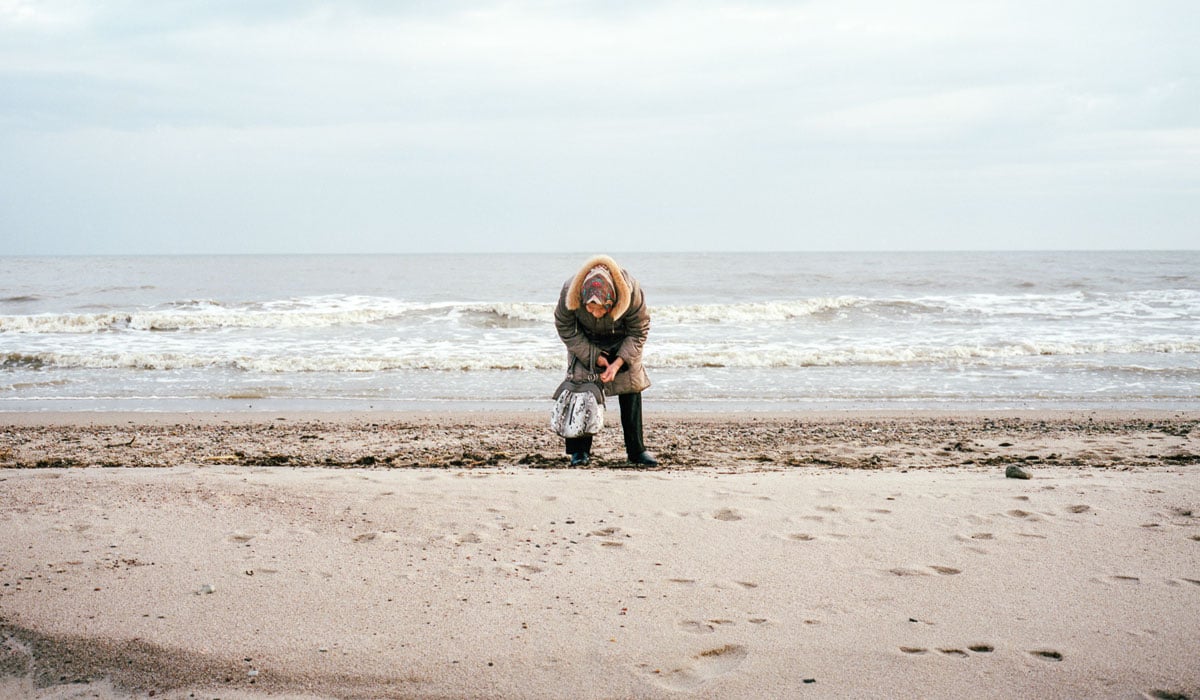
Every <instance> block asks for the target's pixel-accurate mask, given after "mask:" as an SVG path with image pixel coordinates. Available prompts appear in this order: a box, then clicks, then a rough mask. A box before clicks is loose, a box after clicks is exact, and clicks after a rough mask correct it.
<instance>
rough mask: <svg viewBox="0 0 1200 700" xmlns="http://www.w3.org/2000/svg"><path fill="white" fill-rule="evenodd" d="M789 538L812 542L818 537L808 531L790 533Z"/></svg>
mask: <svg viewBox="0 0 1200 700" xmlns="http://www.w3.org/2000/svg"><path fill="white" fill-rule="evenodd" d="M788 539H789V540H795V541H797V542H812V541H813V540H815V539H817V538H816V537H814V536H812V535H810V534H808V533H807V532H793V533H792V534H790V535H788Z"/></svg>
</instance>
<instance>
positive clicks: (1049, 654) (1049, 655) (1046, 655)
mask: <svg viewBox="0 0 1200 700" xmlns="http://www.w3.org/2000/svg"><path fill="white" fill-rule="evenodd" d="M1029 653H1030V654H1033V655H1034V656H1036V657H1038V658H1039V659H1045V660H1046V661H1062V660H1063V655H1062V654H1060V653H1058V652H1057V651H1053V650H1050V649H1035V650H1034V651H1031V652H1029Z"/></svg>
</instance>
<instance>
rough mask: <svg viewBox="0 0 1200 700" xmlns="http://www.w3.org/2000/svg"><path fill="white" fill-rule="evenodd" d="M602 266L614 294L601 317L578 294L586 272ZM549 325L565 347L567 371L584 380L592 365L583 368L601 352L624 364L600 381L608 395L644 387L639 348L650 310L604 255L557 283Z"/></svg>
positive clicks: (638, 291)
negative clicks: (559, 286)
mask: <svg viewBox="0 0 1200 700" xmlns="http://www.w3.org/2000/svg"><path fill="white" fill-rule="evenodd" d="M597 265H604V266H605V267H607V268H608V271H609V272H610V273H611V274H612V278H613V287H614V288H615V290H616V295H617V299H616V302H615V303H614V304H613V307H612V309H610V310H609V312H608V313H607V314H605V315H604V316H602V317H601V318H596V317H594V316H592V315H591V314H590V313H588V310H587V308H585V307H584V306H583V302H582V301H581V300H580V298H579V293H580V290H581V289H582V288H583V280H584V278H585V277H587V273H588V271H590V270H591V269H592V268H593V267H595V266H597ZM554 324H555V326H557V327H558V337H559V338H561V339H562V341H563V344H565V345H566V346H567V375H568V376H569V377H571V378H572V379H575V380H584V379H586V378H587V377H588V375H589V374H591V373H592V372H595V373H596V374H599V372H600V370H598V369H595V370H593V369H589V367H588V363H589V362H590V361H591V358H593V357H596V356H598V355H600V354H604V355H605V356H606V357H608V358H609V359H616V358H618V357H620V358H621V359H622V360H624V361H625V364H624V365H623V366H622V367H621V369H620V370H619V371H618V372H617V376H616V377H614V378H613V380H612V381H611V382H609V383H608V384H605V385H604V393H605V394H608V395H609V396H616V395H618V394H636V393H638V392H640V391H642V390H644V389H646V388H647V387H649V386H650V378H649V377H647V376H646V369H645V367H643V366H642V348H643V347H644V346H645V345H646V336H647V335H648V334H649V333H650V310H649V309H647V308H646V300H645V298H644V297H643V296H642V288H641V285H639V284H638V282H637V280H635V279H634V278H633V277H631V276H630V275H629V273H628V272H626V271H625V270H623V269H621V268H620V267H619V266H618V265H617V263H616V262H615V261H614V260H613V259H612V258H610V257H608V256H607V255H597V256H596V257H594V258H592V259H591V260H589V261H587V263H585V264H584V265H583V267H581V268H580V269H579V272H577V273H575V275H574V276H573V277H571V279H569V280H567V281H566V283H565V284H564V285H563V288H562V292H560V293H559V295H558V306H557V307H555V309H554Z"/></svg>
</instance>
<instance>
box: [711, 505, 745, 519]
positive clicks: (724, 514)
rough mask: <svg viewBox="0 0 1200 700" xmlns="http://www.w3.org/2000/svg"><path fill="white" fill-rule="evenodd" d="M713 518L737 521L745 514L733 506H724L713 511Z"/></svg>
mask: <svg viewBox="0 0 1200 700" xmlns="http://www.w3.org/2000/svg"><path fill="white" fill-rule="evenodd" d="M713 519H714V520H720V521H723V522H727V523H731V522H735V521H738V520H742V519H743V516H742V514H741V513H739V512H737V511H736V510H734V509H732V508H722V509H721V510H718V511H717V512H716V513H713Z"/></svg>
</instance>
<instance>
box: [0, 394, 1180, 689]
mask: <svg viewBox="0 0 1200 700" xmlns="http://www.w3.org/2000/svg"><path fill="white" fill-rule="evenodd" d="M544 423H545V419H544V416H541V415H529V414H441V415H431V416H420V415H398V414H365V415H353V414H340V415H321V414H308V415H299V414H291V415H279V414H217V415H200V414H172V415H166V414H55V415H8V416H0V522H2V523H3V529H2V533H3V534H0V636H2V638H3V647H2V648H0V674H2V678H3V679H2V680H0V696H9V695H11V696H18V697H22V696H33V697H44V698H52V697H53V698H65V697H96V696H98V697H125V696H134V697H147V696H149V695H150V694H151V693H153V694H154V696H155V697H172V698H174V697H178V698H189V697H196V698H203V697H211V698H216V697H220V698H226V699H228V698H238V697H244V698H258V697H272V696H284V697H313V698H329V697H338V698H341V697H363V698H368V697H399V698H406V697H546V698H550V697H583V698H610V697H648V698H657V697H662V698H674V697H704V698H726V697H746V698H750V697H800V696H810V697H847V696H856V697H858V696H861V697H915V696H923V697H970V696H980V695H983V696H988V697H1014V698H1015V697H1200V671H1198V670H1197V668H1198V667H1197V665H1196V663H1195V659H1196V658H1200V637H1198V636H1197V634H1196V632H1195V630H1196V629H1200V475H1198V473H1197V470H1198V469H1200V466H1198V463H1200V429H1198V426H1200V415H1196V414H1187V413H1178V412H1136V413H1130V412H1122V413H1113V412H1106V413H1097V412H1051V413H1024V412H1011V413H1008V412H1006V413H973V414H953V415H951V414H931V413H917V414H900V413H890V414H889V413H874V414H864V413H846V414H834V413H829V414H786V415H785V414H774V415H751V416H741V417H719V416H712V415H703V414H690V415H689V414H679V415H655V414H648V415H647V442H648V444H649V446H650V448H651V449H652V450H653V451H655V452H656V453H657V454H658V456H659V457H660V458H661V460H662V463H663V464H662V466H661V467H660V468H658V469H653V470H644V469H633V468H629V467H628V466H627V465H626V464H625V463H624V460H623V453H622V451H621V442H620V433H619V428H615V429H613V428H610V429H608V430H607V431H606V433H605V434H603V435H602V436H600V437H599V438H598V440H597V453H596V457H597V458H596V459H595V460H594V461H593V463H592V466H591V467H590V468H588V469H569V468H567V467H566V458H565V456H564V455H562V454H561V448H560V446H559V445H560V443H559V442H558V441H557V440H556V439H554V438H553V436H550V435H548V434H547V430H546V428H545V427H544ZM1010 467H1019V468H1021V469H1022V470H1024V471H1025V472H1026V473H1027V474H1028V476H1030V477H1031V478H1029V479H1013V478H1006V476H1005V474H1006V471H1007V470H1008V469H1009V468H1010Z"/></svg>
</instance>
